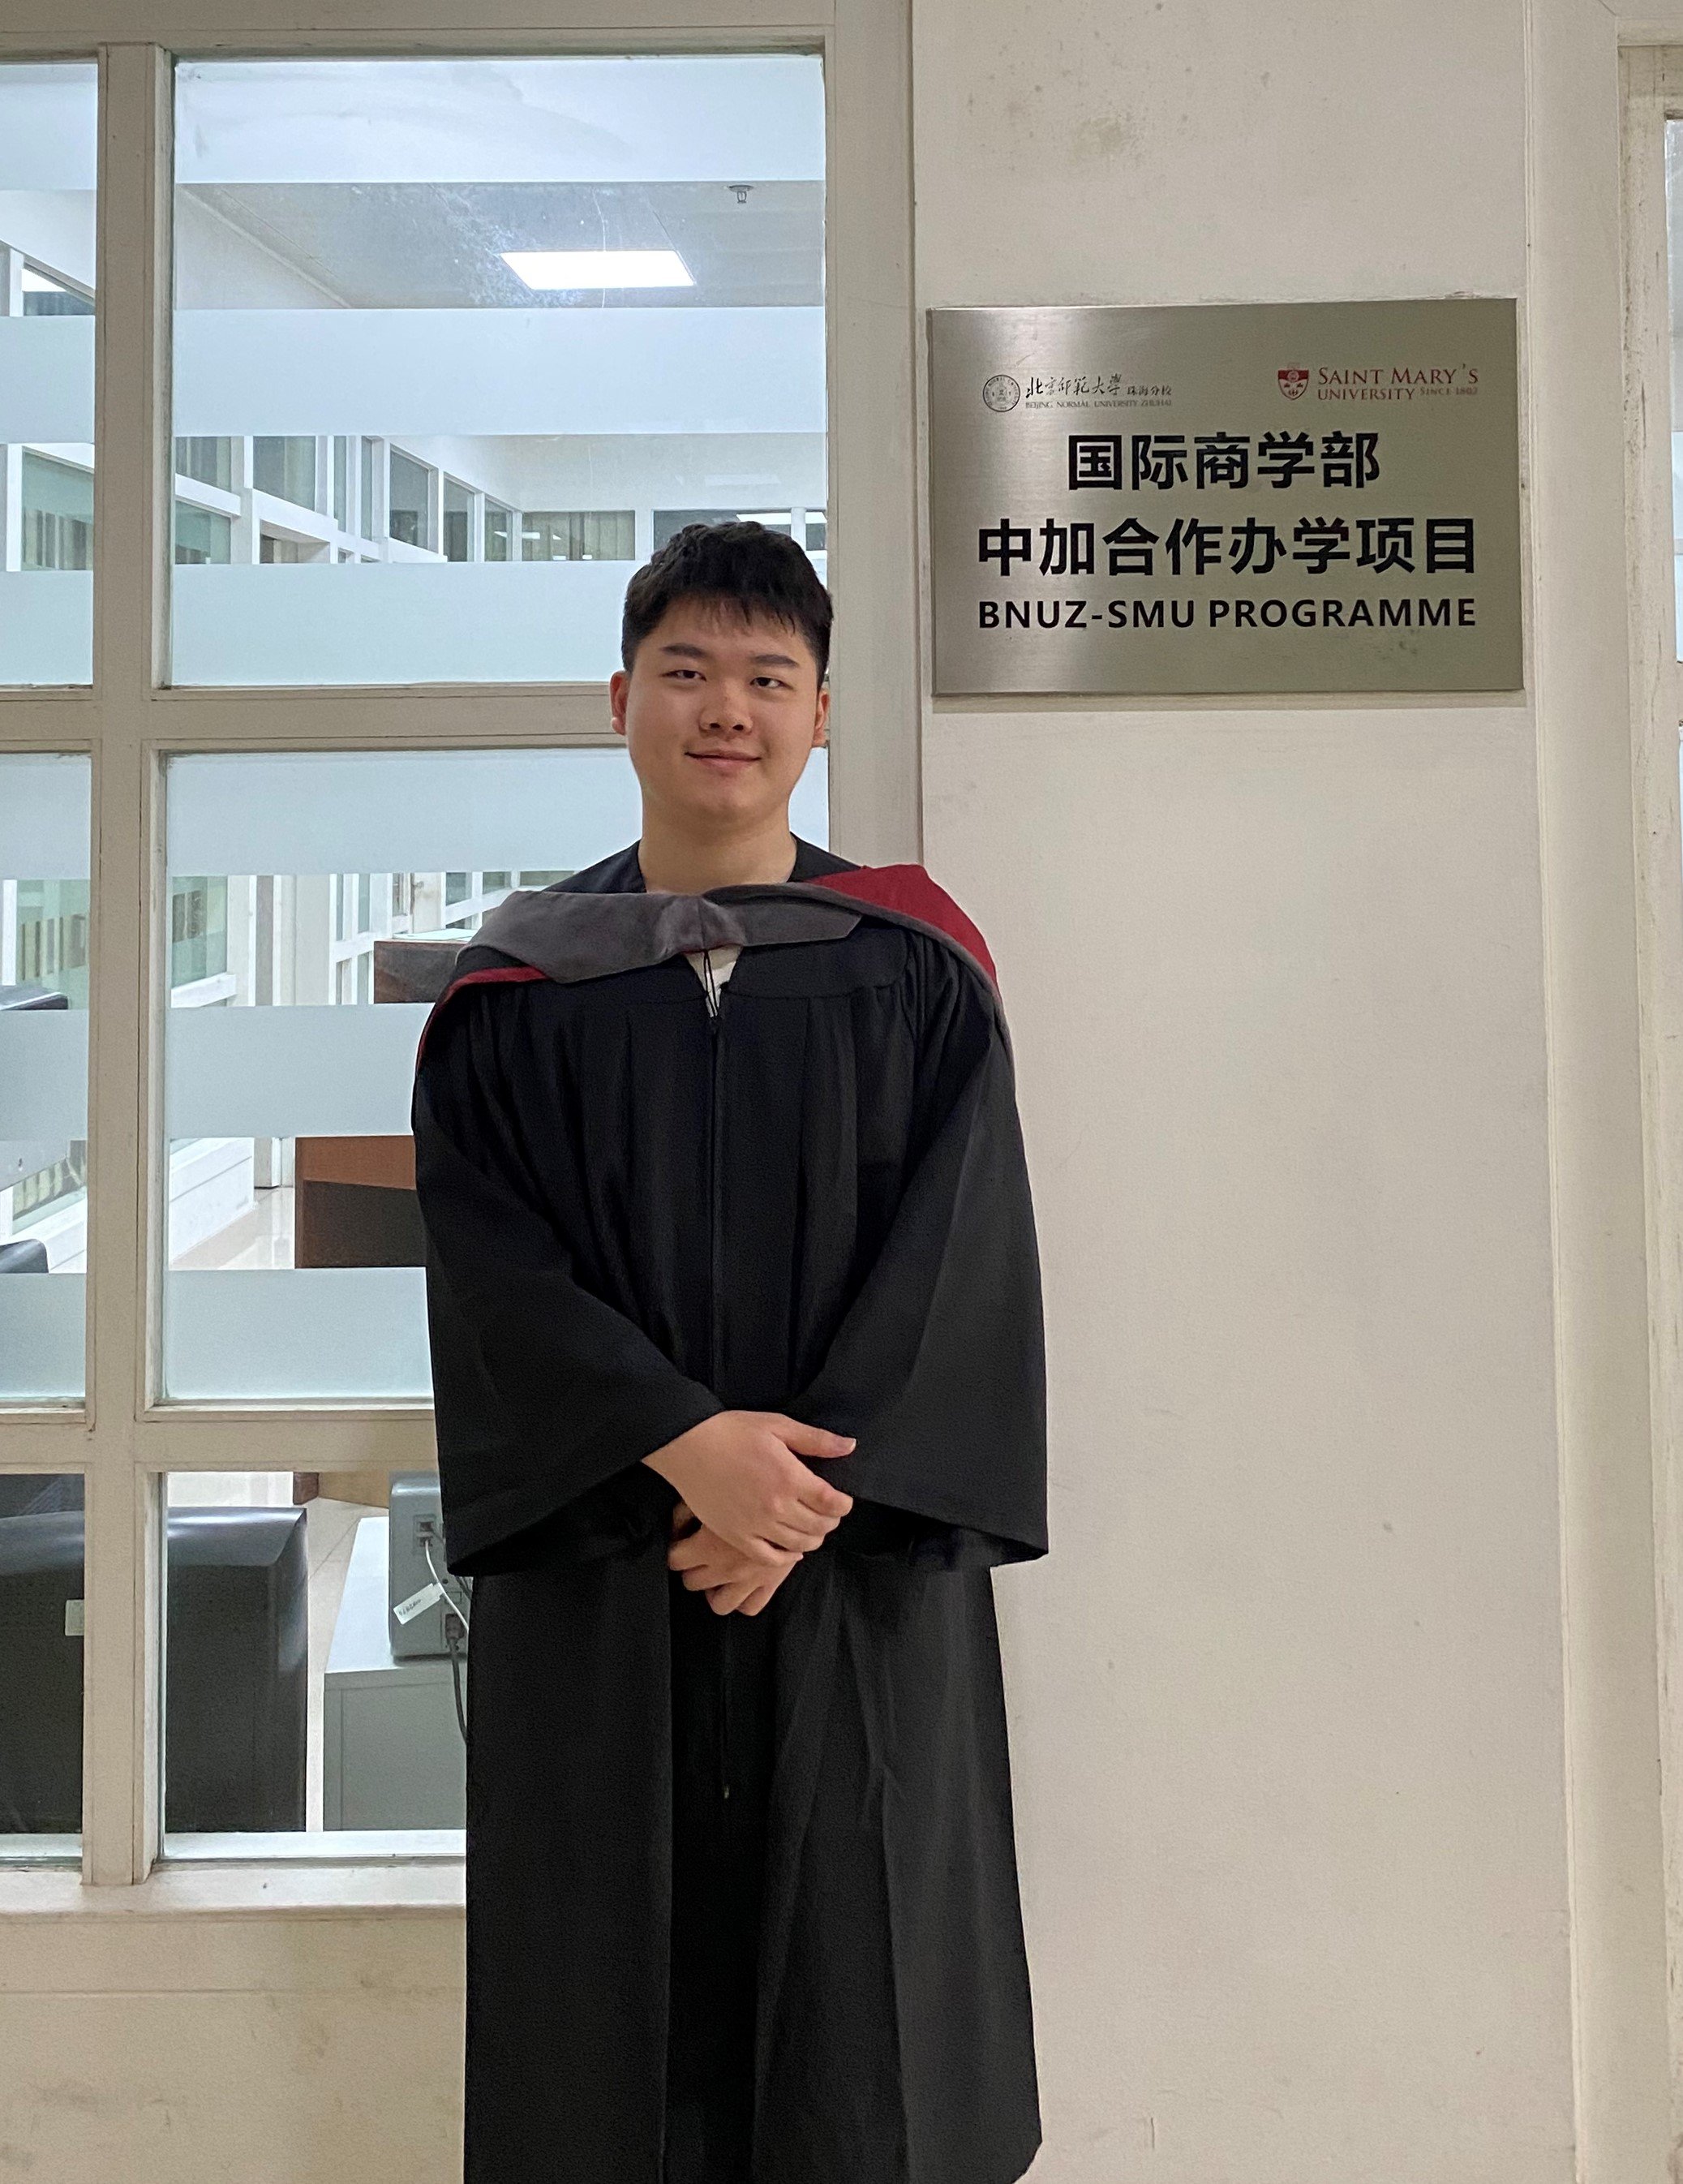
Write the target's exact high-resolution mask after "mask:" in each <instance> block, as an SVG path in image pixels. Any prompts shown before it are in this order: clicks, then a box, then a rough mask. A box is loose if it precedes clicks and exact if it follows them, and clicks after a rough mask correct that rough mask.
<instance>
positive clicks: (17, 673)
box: [0, 64, 97, 684]
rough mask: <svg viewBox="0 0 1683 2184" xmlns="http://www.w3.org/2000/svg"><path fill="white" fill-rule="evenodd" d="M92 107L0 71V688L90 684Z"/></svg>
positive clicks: (60, 71)
mask: <svg viewBox="0 0 1683 2184" xmlns="http://www.w3.org/2000/svg"><path fill="white" fill-rule="evenodd" d="M96 144H97V72H96V70H94V69H93V68H92V67H91V66H84V65H82V64H65V65H54V66H51V67H40V66H35V65H18V64H0V683H30V684H40V683H81V682H89V681H91V680H92V672H93V575H92V569H93V276H94V175H95V152H96Z"/></svg>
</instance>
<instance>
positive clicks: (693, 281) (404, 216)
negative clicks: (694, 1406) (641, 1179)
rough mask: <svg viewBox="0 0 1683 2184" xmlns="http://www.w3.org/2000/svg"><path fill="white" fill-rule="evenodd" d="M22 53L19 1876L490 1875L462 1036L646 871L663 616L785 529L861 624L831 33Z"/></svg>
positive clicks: (11, 724)
mask: <svg viewBox="0 0 1683 2184" xmlns="http://www.w3.org/2000/svg"><path fill="white" fill-rule="evenodd" d="M149 12H150V0H140V4H139V5H138V8H137V15H136V35H137V36H139V35H144V32H143V31H142V30H141V29H140V28H139V25H140V23H141V20H142V18H145V17H147V15H148V14H149ZM7 35H8V34H7V33H6V31H5V29H4V26H3V25H0V427H3V429H0V513H3V530H0V548H3V552H0V1633H3V1634H4V1635H5V1638H6V1641H7V1647H8V1680H7V1691H6V1695H5V1699H4V1702H3V1706H0V1712H3V1713H5V1716H6V1719H5V1721H4V1723H3V1724H0V1864H10V1865H13V1866H18V1865H26V1864H42V1863H53V1862H59V1863H64V1862H69V1861H75V1860H76V1859H78V1858H80V1860H81V1865H82V1869H83V1872H84V1875H85V1876H86V1878H88V1879H90V1880H95V1881H103V1882H106V1883H113V1884H120V1883H123V1882H127V1881H132V1880H138V1879H141V1878H143V1877H144V1875H145V1874H146V1872H147V1870H148V1869H149V1868H150V1867H151V1865H152V1864H153V1863H154V1862H155V1861H156V1860H157V1858H158V1857H160V1856H163V1857H165V1858H211V1859H221V1860H230V1859H233V1860H245V1859H248V1858H252V1857H253V1856H256V1857H261V1858H283V1859H284V1858H290V1859H292V1860H297V1859H300V1858H323V1857H326V1858H341V1859H342V1858H347V1857H352V1858H369V1857H375V1858H417V1857H419V1858H426V1857H434V1858H436V1857H445V1858H448V1857H451V1856H456V1855H459V1851H460V1845H461V1836H460V1825H461V1782H462V1763H463V1761H462V1753H463V1744H462V1740H463V1736H464V1728H465V1717H464V1704H465V1675H464V1663H465V1652H466V1647H467V1644H468V1630H469V1619H470V1599H469V1593H468V1591H467V1589H466V1588H464V1587H461V1586H458V1585H456V1583H455V1582H454V1581H453V1580H448V1579H447V1575H446V1574H443V1573H442V1571H441V1570H440V1569H439V1568H438V1566H437V1560H436V1557H437V1543H438V1534H437V1530H436V1524H437V1513H436V1468H435V1466H434V1460H433V1450H432V1441H431V1424H430V1411H429V1407H428V1400H427V1398H428V1373H427V1358H426V1342H425V1313H424V1297H423V1290H422V1283H421V1269H420V1263H419V1262H420V1251H419V1225H418V1216H417V1213H416V1211H415V1206H414V1191H413V1148H412V1145H411V1142H410V1140H409V1139H408V1085H409V1081H410V1078H411V1075H412V1072H413V1061H414V1044H415V1038H416V1034H417V1032H418V1029H419V1024H420V1022H421V1021H422V1020H423V1019H424V1017H425V1013H426V1010H427V1007H428V1006H429V1005H430V999H431V997H432V995H434V994H435V993H436V991H437V989H438V985H439V983H440V981H441V980H442V978H443V977H444V976H445V975H446V974H447V967H448V964H449V962H450V961H451V960H452V959H453V955H454V953H455V951H456V950H457V949H458V948H459V947H460V946H461V945H462V944H463V942H464V939H466V938H467V937H468V936H469V935H470V934H471V933H473V932H474V931H475V929H476V928H477V927H478V925H479V924H480V922H481V920H482V919H483V917H484V916H485V914H486V911H488V910H490V909H491V908H492V907H494V905H496V904H497V902H499V901H501V900H503V898H504V897H505V896H506V895H507V894H508V893H509V892H510V891H511V890H513V889H519V888H521V887H529V886H533V885H544V884H547V883H548V882H550V881H551V880H553V879H554V878H555V877H559V876H562V875H564V874H565V873H567V872H572V871H574V870H576V869H577V868H578V867H579V866H581V865H583V864H585V863H586V862H589V861H592V860H593V859H595V858H597V857H598V856H600V855H603V854H605V853H606V852H607V851H608V850H612V849H614V848H615V847H618V846H619V845H620V844H623V843H624V842H625V841H627V840H629V839H631V838H634V836H635V833H636V785H635V782H634V780H633V778H632V777H631V774H630V768H629V766H628V764H627V761H626V760H625V754H624V751H623V748H622V747H621V746H620V745H619V744H618V743H617V742H616V740H615V739H614V737H613V735H612V733H611V731H610V728H609V725H608V717H607V707H606V700H605V692H604V691H603V687H602V686H603V682H604V681H605V678H606V677H607V675H608V672H609V671H610V670H611V668H612V667H613V666H615V665H617V661H618V625H619V603H620V599H621V597H622V594H623V592H624V588H625V581H626V579H627V577H629V575H630V571H631V570H632V569H633V568H634V567H635V566H636V565H637V564H638V563H639V562H640V561H642V560H645V559H647V556H648V555H649V554H651V553H652V552H653V550H654V549H656V547H657V546H658V544H660V543H664V540H665V539H666V538H669V536H670V535H671V533H672V532H673V531H674V530H675V529H676V528H677V527H679V526H680V525H681V524H682V523H685V522H689V521H732V520H734V519H736V518H737V517H739V516H742V515H753V516H755V517H757V518H758V520H760V521H764V522H765V523H768V524H769V525H771V526H774V527H775V528H777V529H779V530H780V531H784V532H788V533H789V534H790V535H791V536H792V537H793V538H795V539H796V540H797V542H798V543H800V544H801V546H802V547H803V549H804V550H805V551H806V552H807V553H808V554H809V555H810V556H811V558H812V560H813V562H814V567H815V568H816V569H817V570H818V571H819V574H820V575H821V576H824V577H825V578H826V580H827V578H828V547H829V541H830V521H831V516H832V511H831V509H830V502H831V499H832V495H831V494H830V490H829V479H828V459H827V448H828V439H827V432H826V426H827V421H828V417H829V414H830V408H831V404H832V393H831V390H830V387H829V386H828V384H827V374H826V354H827V349H828V343H827V340H826V326H827V323H828V313H829V311H830V308H831V305H830V302H828V301H827V298H826V259H827V255H828V254H829V247H828V246H827V245H826V241H825V133H824V132H825V74H824V72H825V63H824V60H823V58H822V56H821V53H820V52H819V50H818V49H819V48H820V47H822V46H823V45H824V44H825V39H826V36H827V33H826V32H825V30H824V29H823V28H822V26H821V25H818V24H816V23H815V24H814V28H813V30H812V31H811V33H810V34H809V36H808V45H809V46H810V47H811V48H813V49H812V50H806V51H801V50H796V49H794V48H793V47H792V45H791V46H789V47H787V48H786V49H781V50H775V51H767V50H764V49H763V47H764V43H765V41H764V38H763V37H760V38H759V39H758V47H760V48H762V49H756V45H755V42H754V40H755V35H756V34H754V33H753V32H750V31H736V32H735V33H734V34H733V38H734V43H733V42H732V40H726V41H724V42H723V43H725V45H727V46H729V47H730V49H729V50H719V51H711V52H709V51H700V50H697V51H694V52H682V53H659V52H644V53H625V54H605V53H589V54H578V53H575V54H568V53H558V52H551V53H536V54H532V55H529V56H509V55H498V56H485V57H475V56H473V55H471V54H466V53H464V54H462V55H460V56H458V57H456V58H439V57H436V56H433V57H428V58H417V57H413V56H408V55H403V54H401V53H393V54H392V55H391V56H389V57H387V58H357V59H344V58H334V57H332V56H330V55H324V54H321V53H299V54H297V55H296V56H294V57H292V58H264V59H256V58H251V59H246V58H236V57H232V56H219V57H216V58H198V57H189V56H180V57H175V56H171V55H169V53H166V52H164V50H163V49H162V48H161V47H156V46H144V45H140V44H129V45H124V46H120V47H112V48H111V49H110V50H109V51H108V53H105V54H103V56H102V57H101V59H100V63H99V65H98V67H97V68H96V66H95V64H94V61H93V58H92V55H90V57H89V58H87V59H85V60H81V61H70V62H65V61H63V60H56V59H55V60H53V61H51V62H46V61H36V59H34V58H31V57H28V56H19V57H18V58H15V59H14V58H9V57H8V54H7V53H6V50H5V47H6V42H7ZM780 35H783V36H789V35H791V34H780ZM102 102H103V104H102ZM865 254H866V253H863V252H862V253H861V267H862V270H863V266H864V257H865ZM881 265H882V259H881V254H880V252H879V253H874V254H871V257H870V270H869V280H870V281H872V282H873V283H876V282H879V281H880V278H881ZM861 285H863V282H862V284H861ZM905 318H906V325H905V327H904V329H903V335H904V341H903V352H902V348H901V347H900V346H897V343H898V342H899V336H898V335H897V337H896V340H895V341H893V342H890V343H887V344H886V346H885V345H884V343H882V341H881V340H880V339H879V337H877V336H875V335H873V336H871V337H870V338H869V341H867V340H866V339H865V338H864V321H863V320H861V321H860V327H861V335H860V339H859V342H858V347H857V354H858V359H859V362H860V365H861V369H860V370H859V371H858V373H857V374H856V376H855V378H854V381H853V385H854V386H855V387H857V388H858V398H859V399H860V401H861V403H862V404H865V405H866V406H870V405H874V404H876V403H877V402H878V401H879V400H883V401H896V402H898V403H899V404H901V405H902V406H901V409H900V411H899V413H898V414H905V415H909V411H910V404H909V385H910V379H909V354H910V339H909V312H907V313H906V314H905ZM102 319H103V321H104V326H103V336H102V339H101V342H100V346H99V348H98V349H97V351H96V345H95V336H96V331H97V330H98V329H99V326H100V320H102ZM166 358H167V359H168V361H169V370H167V371H166V370H159V371H158V372H157V373H156V375H154V374H153V372H152V370H151V367H150V365H149V364H148V361H147V359H158V360H159V361H160V362H161V361H162V360H163V359H166ZM96 359H100V362H99V373H100V377H99V380H98V383H97V384H96ZM873 374H875V375H876V376H877V377H878V379H879V380H880V388H879V391H878V392H877V393H869V382H870V380H871V377H872V375H873ZM165 385H167V386H168V387H169V388H170V390H171V392H170V395H169V402H170V408H169V412H168V414H164V412H163V411H161V410H160V409H158V406H157V404H156V403H155V401H154V402H153V403H152V405H151V410H150V413H149V412H148V400H149V398H150V395H151V390H152V389H153V388H154V387H162V386H165ZM861 416H862V418H863V416H864V409H863V408H862V409H861ZM870 437H872V438H873V440H877V439H880V435H878V434H876V433H875V432H873V433H872V435H871V436H870ZM96 506H97V510H98V516H97V521H96ZM903 513H904V515H905V521H904V524H903V534H902V535H901V537H900V538H899V541H898V543H899V545H900V547H901V549H903V557H902V564H901V565H902V567H903V570H904V571H909V570H910V569H911V568H912V566H913V556H912V535H913V534H912V527H911V522H910V506H909V497H908V501H907V505H906V509H905V510H904V511H903ZM877 560H878V565H879V568H880V569H881V570H882V571H884V574H885V576H886V574H887V573H889V571H888V565H887V563H886V561H885V560H884V559H883V557H881V556H878V557H877ZM898 591H899V593H900V594H901V595H902V596H908V595H909V593H908V586H907V585H906V584H904V583H902V584H900V585H899V586H898ZM908 627H909V624H908ZM863 652H864V648H863V647H862V648H861V653H862V656H863ZM429 685H438V686H447V687H440V688H437V689H436V691H434V692H429V690H428V687H427V686H429ZM827 797H828V788H827V775H826V772H825V766H824V763H823V758H822V755H815V756H814V760H813V761H812V763H811V764H810V765H809V766H808V772H807V775H806V777H805V779H804V780H803V783H802V785H801V789H800V791H799V798H798V802H797V809H796V812H795V823H796V825H797V829H798V830H799V831H800V832H801V833H803V834H804V835H806V836H807V837H808V838H812V839H816V840H819V841H820V842H822V841H825V840H826V839H827V838H828V824H827V808H828V806H827ZM84 1655H86V1659H84ZM85 1672H86V1673H85ZM236 1724H237V1727H238V1732H239V1733H238V1734H237V1735H235V1734H231V1730H232V1729H233V1727H234V1726H235V1725H236ZM79 1827H80V1828H81V1834H80V1835H79V1834H78V1828H79Z"/></svg>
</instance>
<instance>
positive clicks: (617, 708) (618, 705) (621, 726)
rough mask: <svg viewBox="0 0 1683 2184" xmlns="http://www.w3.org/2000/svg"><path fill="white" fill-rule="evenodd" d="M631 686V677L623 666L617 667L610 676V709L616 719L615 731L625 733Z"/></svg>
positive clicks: (618, 734)
mask: <svg viewBox="0 0 1683 2184" xmlns="http://www.w3.org/2000/svg"><path fill="white" fill-rule="evenodd" d="M630 687H631V678H630V676H629V675H628V674H627V673H626V672H625V669H624V668H623V667H616V668H615V669H614V672H613V673H612V674H611V675H610V676H609V677H608V711H609V713H610V714H611V716H613V721H614V734H615V735H616V736H623V735H624V734H625V698H626V694H627V693H628V692H629V691H630Z"/></svg>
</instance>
